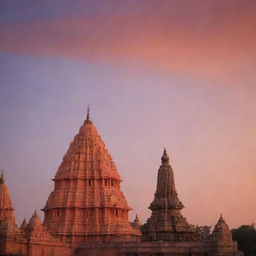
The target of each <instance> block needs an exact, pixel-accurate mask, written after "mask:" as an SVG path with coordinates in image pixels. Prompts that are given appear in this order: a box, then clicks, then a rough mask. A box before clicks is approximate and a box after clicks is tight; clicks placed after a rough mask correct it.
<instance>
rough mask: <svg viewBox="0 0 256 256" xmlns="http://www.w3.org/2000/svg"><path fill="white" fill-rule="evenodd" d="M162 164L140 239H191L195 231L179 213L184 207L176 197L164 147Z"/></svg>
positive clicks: (194, 237)
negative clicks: (148, 215) (148, 214)
mask: <svg viewBox="0 0 256 256" xmlns="http://www.w3.org/2000/svg"><path fill="white" fill-rule="evenodd" d="M161 160H162V164H161V166H160V168H159V170H158V176H157V188H156V192H155V198H154V200H153V202H152V203H151V204H150V206H149V209H150V210H151V211H152V214H151V217H150V218H149V219H148V220H147V222H146V224H144V225H143V226H142V234H143V236H142V239H143V240H144V241H147V240H151V241H152V240H153V241H154V240H166V241H193V240H196V233H195V230H194V228H193V226H192V225H190V224H189V223H188V222H187V220H186V219H185V218H184V217H183V216H182V215H181V212H180V211H181V210H182V208H183V207H184V206H183V204H182V202H181V201H180V200H179V198H178V193H177V191H176V188H175V182H174V175H173V170H172V167H171V165H170V164H169V156H168V155H167V152H166V149H164V153H163V156H162V158H161Z"/></svg>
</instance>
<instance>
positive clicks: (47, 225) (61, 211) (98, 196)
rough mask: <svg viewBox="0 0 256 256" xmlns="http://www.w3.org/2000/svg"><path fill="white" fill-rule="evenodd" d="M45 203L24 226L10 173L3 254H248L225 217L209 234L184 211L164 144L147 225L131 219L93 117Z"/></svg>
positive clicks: (3, 192) (2, 210) (2, 219)
mask: <svg viewBox="0 0 256 256" xmlns="http://www.w3.org/2000/svg"><path fill="white" fill-rule="evenodd" d="M53 181H54V188H53V191H52V192H51V194H50V195H49V198H48V200H47V202H46V204H45V206H44V207H43V209H42V211H43V212H44V221H43V222H41V220H40V217H39V215H38V213H37V211H35V212H34V213H33V215H32V217H31V218H30V220H29V222H28V223H27V222H26V220H25V219H24V221H23V223H22V224H21V226H20V227H18V226H17V224H16V220H15V216H14V208H13V205H12V200H11V197H10V195H9V190H8V187H7V185H6V183H5V180H4V175H3V173H2V174H1V177H0V256H3V255H6V256H7V255H17V256H18V255H19V256H241V255H242V253H241V252H240V251H238V250H237V244H236V242H234V241H233V240H232V235H231V232H230V230H229V227H228V225H227V224H226V222H225V220H224V219H223V217H222V216H221V217H220V218H219V220H218V222H217V224H216V225H215V227H214V229H213V231H212V232H211V233H210V231H209V232H203V231H202V229H201V228H199V227H195V226H193V225H191V224H189V223H188V222H187V220H186V218H185V217H184V216H183V215H182V214H181V210H182V209H183V207H184V206H183V204H182V202H181V201H180V200H179V198H178V193H177V190H176V187H175V181H174V172H173V169H172V167H171V165H170V159H169V156H168V154H167V151H166V149H164V152H163V155H162V158H161V165H160V168H159V169H158V174H157V186H156V192H155V195H154V198H153V201H152V203H151V204H150V205H149V209H150V210H151V211H152V213H151V216H150V217H149V218H148V220H147V221H146V223H145V224H143V225H142V224H141V223H140V220H139V217H138V216H137V215H136V218H135V220H134V221H133V222H130V221H129V218H128V213H129V211H130V210H131V208H130V207H129V206H128V204H127V201H126V199H125V196H124V194H123V193H122V191H121V188H120V183H121V178H120V175H119V173H118V171H117V168H116V166H115V164H114V162H113V160H112V157H111V155H110V154H109V153H108V150H107V149H106V147H105V144H104V142H103V140H102V138H101V137H100V135H99V134H98V132H97V129H96V127H95V126H94V124H93V122H92V121H91V119H90V114H89V109H88V111H87V116H86V119H85V121H84V123H83V125H82V126H81V127H80V129H79V131H78V134H77V135H75V137H74V140H73V141H72V142H71V144H70V146H69V148H68V150H67V153H66V154H65V155H64V157H63V160H62V162H61V164H60V166H59V168H58V170H57V172H56V175H55V177H54V179H53Z"/></svg>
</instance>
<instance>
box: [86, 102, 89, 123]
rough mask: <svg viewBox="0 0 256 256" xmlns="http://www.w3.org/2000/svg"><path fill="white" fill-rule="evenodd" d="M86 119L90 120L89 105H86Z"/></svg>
mask: <svg viewBox="0 0 256 256" xmlns="http://www.w3.org/2000/svg"><path fill="white" fill-rule="evenodd" d="M86 120H90V107H89V105H88V106H87V115H86Z"/></svg>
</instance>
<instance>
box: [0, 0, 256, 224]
mask: <svg viewBox="0 0 256 256" xmlns="http://www.w3.org/2000/svg"><path fill="white" fill-rule="evenodd" d="M255 11H256V2H255V1H254V0H226V1H210V0H193V1H192V0H187V1H179V0H169V1H167V0H166V1H164V0H136V1H135V0H129V1H125V0H108V1H106V0H101V1H99V0H93V1H89V0H84V1H81V0H77V1H68V0H55V1H48V0H37V1H34V0H23V1H20V0H12V1H9V0H2V1H1V3H0V117H1V122H0V169H3V170H4V173H5V178H6V182H7V184H8V186H9V190H10V194H11V196H12V200H13V205H14V208H15V216H16V218H17V222H18V223H20V222H21V221H22V219H23V218H24V217H26V218H27V219H29V218H30V216H31V215H32V213H33V212H34V210H35V209H38V210H40V209H42V208H43V207H44V205H45V203H46V200H47V198H48V196H49V194H50V192H51V191H52V189H53V181H52V180H51V179H52V178H53V177H54V175H55V173H56V171H57V168H58V166H59V164H60V163H61V160H62V157H63V156H64V154H65V152H66V150H67V149H68V145H69V143H70V142H71V141H72V140H73V137H74V136H75V134H76V133H77V132H78V129H79V127H80V126H81V125H82V123H83V120H84V119H85V116H86V108H87V105H88V104H89V105H90V108H91V119H92V120H93V122H94V124H95V125H96V127H97V129H98V131H99V133H100V134H101V136H102V137H103V140H104V141H105V143H106V146H107V148H108V150H109V152H110V153H111V154H112V156H113V159H114V162H115V163H116V165H117V168H118V171H119V173H120V175H121V177H122V179H123V182H122V190H123V192H124V193H125V196H126V198H127V201H128V204H129V205H130V206H131V208H132V209H133V210H132V211H131V213H130V219H131V220H133V218H134V216H135V214H136V213H137V214H138V215H139V217H140V219H141V222H142V223H144V222H145V221H146V219H147V218H148V217H149V216H150V210H149V209H148V206H149V204H150V203H151V201H152V200H153V196H154V192H155V188H156V177H157V171H158V168H159V166H160V162H161V161H160V159H161V155H162V152H163V148H164V147H166V149H167V151H168V154H169V156H170V162H171V165H172V167H173V169H174V175H175V181H176V188H177V191H178V194H179V198H180V200H181V201H182V202H183V204H184V205H185V209H184V210H183V211H182V213H183V215H184V216H185V217H186V218H187V220H188V221H189V222H190V223H191V224H198V225H214V224H215V223H216V222H217V219H218V217H219V215H220V214H221V213H222V214H223V217H224V218H225V219H226V221H227V223H228V224H229V226H230V227H238V226H240V225H242V224H252V223H255V222H256V215H255V212H256V197H255V180H256V169H255V168H256V167H255V166H256V157H255V153H256V134H255V127H256V101H255V98H256V76H255V66H256V16H255ZM41 216H42V217H43V215H42V214H41Z"/></svg>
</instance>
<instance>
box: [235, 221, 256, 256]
mask: <svg viewBox="0 0 256 256" xmlns="http://www.w3.org/2000/svg"><path fill="white" fill-rule="evenodd" d="M231 232H232V236H233V239H234V240H235V241H237V244H238V249H239V250H241V251H243V252H244V255H245V256H256V228H255V224H252V225H242V226H240V227H239V228H237V229H232V230H231Z"/></svg>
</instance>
